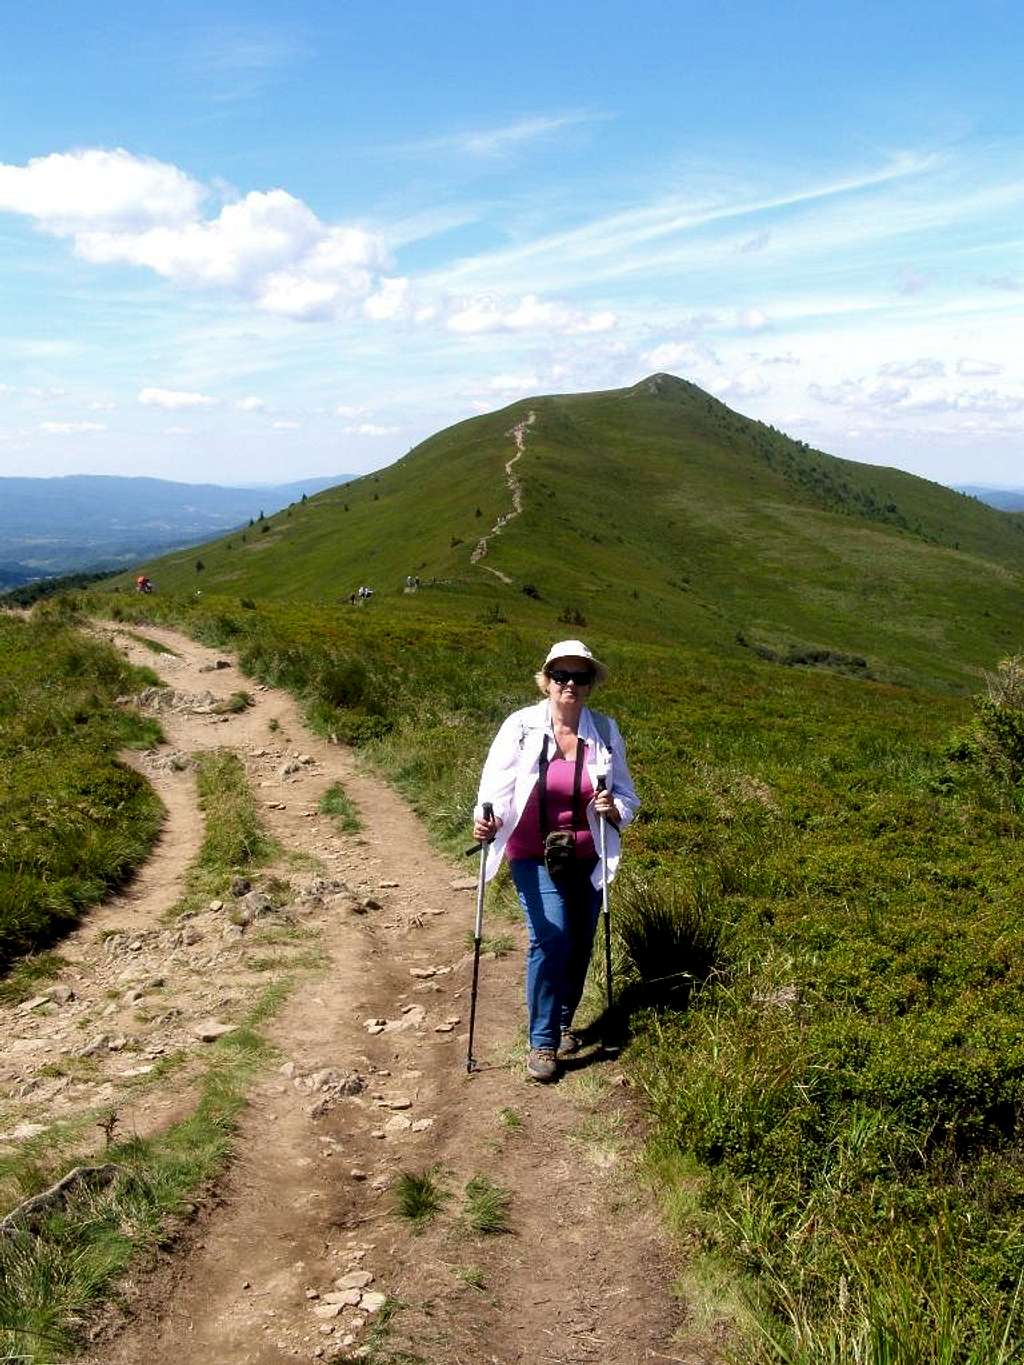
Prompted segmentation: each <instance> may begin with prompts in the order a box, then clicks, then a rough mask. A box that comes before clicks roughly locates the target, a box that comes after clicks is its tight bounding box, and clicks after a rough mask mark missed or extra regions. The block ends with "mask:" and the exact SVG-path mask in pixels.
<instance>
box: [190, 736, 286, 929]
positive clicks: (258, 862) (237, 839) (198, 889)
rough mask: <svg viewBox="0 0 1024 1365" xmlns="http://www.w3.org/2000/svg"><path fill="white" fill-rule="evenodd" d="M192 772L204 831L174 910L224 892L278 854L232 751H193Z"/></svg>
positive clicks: (242, 770) (236, 757) (200, 903)
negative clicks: (239, 878) (233, 882)
mask: <svg viewBox="0 0 1024 1365" xmlns="http://www.w3.org/2000/svg"><path fill="white" fill-rule="evenodd" d="M196 774H197V783H198V790H199V805H200V808H201V809H202V812H203V818H204V820H205V823H206V829H205V833H204V835H203V842H202V846H201V848H200V850H199V853H198V855H197V856H196V859H195V861H194V862H193V863H192V865H191V866H190V867H189V869H188V872H187V873H186V876H185V894H184V896H183V897H182V898H181V900H180V901H179V902H178V903H177V905H176V906H175V907H174V913H176V914H182V913H183V912H184V911H186V910H194V909H195V908H196V907H197V906H199V905H202V904H203V902H204V901H207V900H210V899H211V898H212V897H214V896H217V895H218V894H220V893H221V892H223V891H224V890H225V889H226V887H227V885H228V883H229V882H230V880H231V878H232V877H234V876H238V875H240V874H242V873H245V872H250V871H252V870H253V869H254V868H257V867H260V866H262V865H263V864H265V863H266V862H268V861H269V860H270V859H271V858H272V857H274V856H275V855H276V854H277V853H278V852H279V849H278V846H277V844H276V843H275V842H274V840H273V839H271V838H270V836H269V835H268V834H267V833H266V831H265V830H264V828H263V824H262V822H261V820H260V818H259V812H258V810H257V808H256V802H255V799H254V798H253V794H252V790H251V789H250V787H249V781H248V778H247V777H246V772H245V767H244V766H243V764H242V761H241V759H240V758H239V757H238V755H237V754H236V753H235V752H234V751H233V750H231V749H213V750H210V751H209V752H207V753H201V754H197V755H196Z"/></svg>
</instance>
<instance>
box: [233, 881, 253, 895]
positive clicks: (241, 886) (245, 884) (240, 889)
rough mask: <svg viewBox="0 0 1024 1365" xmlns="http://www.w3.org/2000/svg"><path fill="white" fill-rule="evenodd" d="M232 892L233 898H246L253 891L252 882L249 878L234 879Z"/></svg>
mask: <svg viewBox="0 0 1024 1365" xmlns="http://www.w3.org/2000/svg"><path fill="white" fill-rule="evenodd" d="M230 890H231V894H232V895H233V896H244V895H246V894H247V893H248V892H250V891H251V890H252V882H251V881H250V880H249V878H248V877H232V878H231V887H230Z"/></svg>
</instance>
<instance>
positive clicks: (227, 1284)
mask: <svg viewBox="0 0 1024 1365" xmlns="http://www.w3.org/2000/svg"><path fill="white" fill-rule="evenodd" d="M102 629H104V630H105V631H106V632H107V633H108V634H110V635H111V636H112V637H113V638H114V640H115V642H116V643H118V644H119V645H120V646H121V647H122V648H123V649H124V650H125V652H126V653H128V654H129V655H130V656H131V657H132V658H133V659H134V660H136V661H138V662H147V663H150V664H151V665H152V664H153V662H154V660H153V656H152V654H149V653H148V652H147V651H146V650H145V648H144V646H142V645H141V644H140V643H138V642H137V641H136V640H135V639H133V638H131V637H130V636H128V635H127V634H120V633H118V632H117V630H116V628H112V627H111V628H108V627H103V628H102ZM146 633H147V635H149V636H150V637H151V638H154V639H157V640H159V641H160V642H161V643H163V644H164V645H165V646H167V647H168V648H170V649H173V650H174V651H175V653H174V654H173V655H162V656H161V657H160V658H159V659H158V660H157V661H156V666H157V668H158V670H159V672H160V673H161V675H162V676H163V678H164V679H165V681H166V682H167V683H168V684H170V686H171V687H172V688H173V695H172V696H171V697H170V698H168V696H167V694H163V695H162V697H160V698H154V697H151V698H150V704H156V703H161V705H162V709H161V720H162V723H163V725H164V728H165V732H166V734H167V738H168V741H169V742H168V744H167V745H166V746H164V747H162V749H161V750H160V751H159V752H157V753H154V754H151V755H147V756H145V757H144V758H143V759H142V760H140V762H141V763H142V765H143V766H144V768H145V770H146V772H147V775H148V776H150V777H151V778H152V779H153V780H154V781H155V782H156V783H157V785H158V788H159V790H160V792H161V795H162V796H163V797H164V800H165V803H166V804H167V807H168V819H167V823H166V825H165V829H164V834H163V837H162V839H161V841H160V844H159V846H158V848H157V850H156V853H155V855H154V857H153V859H152V861H151V863H150V864H149V866H148V867H147V868H146V870H145V871H144V872H143V873H142V874H141V875H140V876H139V878H138V879H137V880H136V882H135V883H134V884H133V886H132V887H131V888H130V889H129V890H128V891H127V892H126V893H125V894H124V895H123V896H121V897H119V898H118V899H116V900H113V901H111V902H110V903H109V904H107V905H106V906H104V907H102V908H101V909H99V910H98V911H97V912H96V913H95V914H94V915H93V916H91V917H90V920H89V921H88V923H87V924H86V925H84V926H83V927H82V928H81V929H79V931H78V932H77V933H75V934H74V935H72V936H71V937H70V938H69V939H68V940H67V942H66V943H65V945H64V946H63V947H62V949H61V952H62V955H63V956H64V957H65V958H66V959H67V962H68V965H67V967H66V968H65V969H64V970H63V972H62V974H61V977H60V980H59V982H58V983H57V985H56V986H54V987H53V988H52V989H48V990H47V991H46V992H42V991H41V992H40V996H39V997H38V998H37V999H36V1000H35V1002H34V1003H32V1004H31V1006H30V1007H28V1008H26V1006H28V1005H29V1002H26V1004H25V1005H22V1006H20V1007H18V1008H16V1009H8V1010H4V1011H3V1013H4V1014H5V1015H6V1016H7V1017H6V1018H4V1019H3V1021H2V1022H3V1024H4V1025H5V1036H6V1038H7V1040H8V1041H7V1044H6V1045H5V1047H4V1049H3V1053H2V1057H0V1091H2V1092H3V1093H5V1094H6V1095H7V1103H5V1105H4V1115H5V1120H4V1123H5V1127H6V1128H7V1132H5V1133H4V1134H3V1136H2V1137H0V1141H7V1142H8V1143H15V1142H18V1141H21V1140H24V1135H25V1134H26V1133H28V1134H29V1136H31V1133H32V1132H37V1133H38V1132H39V1131H40V1129H41V1128H42V1127H44V1126H45V1125H46V1124H48V1123H51V1122H52V1121H53V1120H54V1118H66V1119H75V1118H76V1117H77V1118H78V1119H79V1120H81V1119H83V1118H84V1117H86V1116H88V1115H94V1114H95V1113H96V1111H97V1107H98V1106H100V1105H107V1106H109V1107H110V1109H112V1110H114V1111H116V1112H117V1114H118V1121H119V1124H120V1125H121V1130H122V1131H123V1130H125V1129H131V1128H135V1129H137V1130H139V1131H147V1130H152V1129H154V1128H155V1127H158V1126H160V1125H162V1124H164V1123H166V1122H168V1121H169V1120H170V1119H171V1118H173V1117H175V1116H177V1115H179V1114H181V1113H184V1112H188V1108H189V1106H190V1103H191V1102H192V1100H193V1095H192V1091H191V1084H192V1078H193V1077H194V1076H195V1074H196V1072H197V1069H198V1067H199V1066H200V1065H201V1064H202V1060H203V1049H204V1048H205V1047H206V1046H207V1043H206V1042H205V1041H204V1039H207V1038H209V1037H210V1036H212V1035H214V1034H216V1032H218V1031H219V1030H223V1029H224V1028H230V1027H232V1026H233V1024H234V1023H235V1022H236V1021H238V1020H239V1019H240V1018H241V1017H243V1016H244V1014H245V1012H246V1010H247V1009H248V1008H249V1007H250V1005H251V1003H252V1001H253V1000H254V999H255V998H256V997H257V996H258V995H259V994H260V992H261V991H263V990H264V988H265V986H266V984H267V983H268V981H270V980H273V979H275V978H276V977H280V976H282V975H290V976H292V977H293V978H295V977H297V979H298V982H299V984H298V986H297V987H296V989H295V990H294V991H293V993H292V994H291V996H290V997H289V998H288V1000H287V1001H286V1003H285V1004H284V1005H283V1006H281V1007H280V1008H279V1010H278V1011H277V1013H276V1014H275V1015H274V1017H273V1018H272V1019H271V1020H270V1021H269V1022H268V1023H267V1024H265V1025H263V1026H262V1031H263V1032H264V1033H265V1035H266V1036H267V1037H268V1038H269V1039H270V1040H271V1041H272V1042H273V1044H274V1045H275V1046H276V1048H277V1049H278V1051H279V1055H280V1061H279V1063H278V1064H276V1065H275V1066H274V1067H273V1068H272V1070H271V1072H270V1073H269V1074H266V1075H265V1076H264V1077H263V1079H262V1080H261V1081H260V1082H259V1083H258V1084H257V1085H256V1086H255V1087H254V1090H253V1092H252V1094H251V1102H250V1105H249V1107H248V1110H247V1111H246V1113H245V1115H244V1117H243V1120H242V1125H241V1132H240V1135H239V1141H238V1144H237V1154H236V1157H235V1159H234V1161H233V1163H232V1165H231V1167H230V1169H229V1170H228V1172H227V1173H226V1175H225V1177H224V1179H223V1181H222V1183H221V1186H220V1188H219V1189H218V1191H217V1192H216V1196H215V1197H211V1198H210V1199H209V1200H208V1201H207V1202H206V1204H205V1205H204V1207H203V1208H201V1209H200V1210H199V1211H198V1213H197V1216H196V1219H195V1221H194V1222H193V1223H192V1225H191V1226H190V1228H189V1230H187V1231H186V1233H185V1234H184V1236H183V1237H182V1239H181V1241H180V1243H179V1245H178V1246H177V1248H176V1250H175V1251H174V1252H173V1253H172V1254H167V1255H166V1256H165V1258H164V1259H163V1260H162V1261H161V1262H160V1263H159V1265H158V1266H157V1267H156V1268H155V1269H153V1268H150V1269H148V1270H147V1271H146V1273H145V1275H144V1276H142V1277H140V1278H139V1279H138V1280H137V1281H135V1282H132V1283H129V1284H128V1285H127V1286H126V1287H125V1295H124V1305H125V1306H124V1308H123V1309H122V1310H120V1311H119V1312H118V1313H117V1314H116V1315H112V1316H111V1320H110V1321H109V1323H108V1324H107V1326H106V1329H105V1331H104V1334H103V1336H102V1338H101V1340H100V1341H99V1343H98V1344H97V1346H96V1348H95V1351H94V1353H93V1354H92V1355H91V1356H90V1357H89V1358H88V1362H89V1365H101V1362H102V1365H137V1362H140V1361H146V1362H147V1365H172V1363H173V1365H180V1362H181V1361H183V1360H185V1361H188V1362H189V1363H190V1365H243V1362H244V1363H245V1365H250V1363H251V1365H270V1363H271V1362H284V1361H292V1360H296V1359H298V1360H348V1359H369V1360H370V1361H377V1362H378V1365H384V1362H388V1361H395V1362H397V1361H400V1360H401V1361H428V1362H431V1365H449V1363H450V1365H511V1363H512V1362H529V1365H535V1363H536V1365H539V1363H540V1362H544V1363H545V1365H546V1363H547V1362H552V1365H569V1362H583V1361H593V1362H603V1363H605V1365H608V1363H611V1362H615V1363H616V1365H633V1362H641V1361H665V1360H686V1361H691V1362H706V1361H711V1360H712V1359H714V1355H713V1353H712V1352H711V1351H710V1350H709V1349H708V1347H707V1345H706V1344H705V1343H703V1342H700V1341H698V1340H696V1339H694V1340H693V1341H692V1342H690V1343H689V1345H684V1344H681V1342H683V1341H685V1333H684V1332H683V1333H681V1332H680V1320H681V1317H682V1310H681V1308H680V1305H679V1303H678V1302H677V1301H676V1300H674V1299H673V1298H672V1296H671V1295H670V1292H669V1285H670V1283H671V1280H672V1265H671V1261H670V1257H669V1253H668V1248H667V1247H666V1245H665V1242H664V1240H663V1237H662V1235H661V1234H660V1232H659V1230H658V1227H657V1223H656V1220H655V1218H654V1215H653V1212H652V1209H651V1207H650V1205H649V1201H648V1199H647V1197H646V1196H645V1194H644V1193H643V1191H642V1188H641V1186H640V1184H639V1182H638V1181H637V1179H636V1178H635V1173H634V1171H633V1167H632V1161H631V1152H632V1151H633V1150H635V1134H633V1133H631V1125H632V1124H633V1122H634V1119H633V1117H632V1109H631V1105H630V1102H629V1094H628V1089H627V1087H626V1086H625V1084H624V1077H623V1076H622V1074H621V1072H620V1071H619V1069H618V1068H617V1067H616V1066H615V1064H614V1063H609V1062H608V1061H606V1060H604V1059H602V1058H600V1057H595V1058H583V1059H582V1061H581V1062H580V1064H579V1066H578V1067H577V1069H576V1070H575V1071H574V1072H572V1073H570V1074H569V1075H567V1076H566V1077H565V1079H564V1080H563V1081H562V1082H561V1083H560V1084H559V1085H557V1086H553V1087H547V1088H542V1087H538V1086H535V1085H532V1084H531V1083H529V1082H528V1081H527V1080H526V1079H525V1077H524V1075H523V1072H522V1056H523V1048H524V1044H523V1041H522V1028H521V1018H522V1007H521V1003H520V996H521V933H520V930H519V928H518V926H511V933H512V935H513V938H514V941H515V945H516V946H515V948H514V950H513V951H512V952H511V953H510V954H509V955H507V956H501V957H493V956H488V957H485V960H484V962H483V966H482V985H481V1000H480V1009H479V1014H478V1022H477V1030H478V1031H477V1044H476V1048H475V1051H476V1053H477V1056H478V1057H479V1058H481V1059H482V1060H483V1063H484V1066H483V1069H482V1070H481V1071H479V1072H477V1073H475V1074H474V1075H473V1076H472V1077H467V1075H466V1072H465V1065H464V1058H465V1048H466V1033H465V1024H466V1019H467V1017H468V1005H469V1001H468V989H469V977H470V957H469V954H468V953H467V942H466V940H467V931H469V930H470V929H471V925H472V917H473V900H474V897H473V891H472V889H471V884H472V873H473V870H474V867H473V864H472V863H470V862H467V864H466V866H465V867H464V868H461V869H454V870H453V868H452V866H451V865H450V864H448V863H446V862H445V861H443V860H442V859H440V858H439V857H438V855H437V854H435V853H434V852H433V850H432V849H431V848H430V846H429V845H428V843H427V840H426V837H425V834H424V832H423V830H422V828H421V827H420V825H419V823H418V821H417V820H416V818H415V816H414V815H413V814H412V813H411V811H410V810H409V808H408V807H407V806H406V804H405V803H404V802H403V801H402V799H401V798H400V797H399V796H397V795H396V794H395V793H394V792H393V791H392V790H391V789H390V788H389V787H387V786H386V785H385V784H384V783H382V782H381V781H380V779H379V778H377V777H375V776H374V775H372V774H370V773H369V772H367V771H365V770H363V769H362V768H361V767H360V766H359V764H358V761H357V759H356V758H355V756H354V755H353V754H352V753H350V752H349V751H347V750H344V749H342V748H339V747H337V746H334V745H331V744H328V743H325V742H323V741H321V740H319V739H317V738H316V737H314V736H311V735H310V734H308V733H307V732H305V731H304V730H303V727H302V724H301V720H300V717H299V715H298V712H297V708H296V707H295V705H294V703H293V702H292V701H291V699H290V698H289V697H287V696H286V695H285V694H283V693H278V692H274V691H272V690H268V689H260V690H258V691H255V693H254V695H255V698H256V704H255V706H253V707H252V708H250V709H248V710H246V711H244V712H242V713H241V714H239V715H236V716H231V717H229V718H227V719H224V718H222V717H220V716H218V715H216V714H215V713H214V712H213V711H212V709H211V702H215V701H216V700H217V699H218V698H223V697H226V696H228V695H230V693H231V692H233V691H235V690H236V689H237V688H238V687H239V686H240V685H242V684H241V683H240V680H239V678H238V675H237V674H236V672H235V670H234V668H233V667H221V668H217V667H216V664H217V659H218V656H217V655H216V654H215V653H214V652H213V651H210V650H208V649H205V648H203V647H202V646H200V645H197V644H195V643H194V642H192V641H190V640H188V639H186V638H185V637H183V636H180V635H177V634H176V633H174V632H170V631H167V630H163V629H158V628H155V627H147V628H146ZM221 662H222V663H223V662H226V661H225V660H222V661H221ZM249 686H251V685H249ZM224 745H227V746H230V747H232V748H234V749H235V750H236V751H237V752H238V754H239V755H240V756H241V757H242V759H243V760H244V762H245V765H246V768H247V771H248V774H249V778H250V781H251V784H252V786H253V789H254V790H255V792H256V793H257V795H258V798H259V802H260V805H261V809H262V813H263V816H264V819H265V821H266V824H267V826H268V828H269V830H270V832H271V833H272V834H273V835H274V836H275V837H276V839H277V840H278V841H279V842H280V844H281V846H282V848H283V849H284V850H285V854H284V856H283V857H282V859H281V860H280V862H279V863H278V864H277V865H276V866H275V867H273V868H271V869H268V873H267V878H269V877H270V876H271V875H273V876H274V877H275V878H276V881H275V882H274V883H272V884H271V883H270V882H269V881H267V878H264V879H263V881H262V882H261V881H260V880H258V879H254V881H255V885H254V886H253V887H252V889H250V890H248V891H246V890H245V888H244V887H238V888H236V890H237V891H238V892H239V893H240V894H239V895H237V896H233V897H228V898H227V901H226V903H224V904H222V903H220V902H217V901H215V902H212V903H211V904H210V905H209V906H208V907H206V908H205V909H203V910H202V911H201V912H200V913H199V914H196V915H194V916H191V917H189V918H188V919H186V920H184V921H182V920H178V921H174V922H172V923H167V922H166V921H165V920H162V919H161V916H162V915H163V913H164V912H165V911H166V910H167V909H168V907H169V906H170V905H171V904H173V902H174V901H175V899H176V898H177V896H178V894H179V892H180V879H181V875H182V872H183V870H184V867H185V865H186V864H187V862H188V860H189V858H190V856H191V855H192V853H193V852H194V851H195V849H196V847H197V846H198V842H199V838H200V828H199V818H198V816H197V813H196V809H195V795H194V780H193V774H192V771H191V768H190V766H189V758H188V756H189V755H191V754H193V753H195V752H196V751H197V750H199V749H202V748H205V747H213V746H224ZM335 782H341V783H342V784H343V786H344V788H345V791H346V792H347V793H348V795H349V796H350V798H351V799H352V800H353V802H354V803H355V805H356V806H357V807H358V809H359V812H360V815H361V818H362V821H363V825H364V829H363V832H362V833H361V834H359V835H339V834H338V833H337V832H336V830H335V828H334V826H333V824H332V822H331V821H330V820H329V819H328V818H327V817H325V816H321V815H320V814H319V813H318V811H317V805H318V801H319V798H320V796H321V795H322V794H323V792H324V791H325V790H326V789H327V788H328V787H329V786H330V785H331V784H332V783H335ZM297 857H298V859H299V861H296V860H297ZM467 874H468V875H467ZM467 883H469V885H467ZM282 887H285V888H286V889H287V895H286V896H285V897H284V900H285V902H286V903H284V904H281V902H282V892H281V888H282ZM270 892H273V894H272V895H271V894H270ZM275 906H276V907H277V908H275ZM487 932H488V933H489V934H492V935H493V934H498V933H508V932H510V926H509V923H508V922H507V921H490V922H489V923H488V926H487ZM26 1125H27V1127H26ZM19 1131H20V1132H21V1134H22V1136H21V1137H19V1136H17V1134H18V1133H19ZM88 1131H89V1130H88V1128H86V1129H83V1132H88ZM92 1138H93V1140H94V1139H95V1133H94V1132H93V1134H92ZM81 1141H82V1142H85V1141H86V1139H85V1137H83V1138H82V1139H81ZM428 1170H430V1171H433V1172H434V1178H435V1180H436V1181H437V1183H438V1184H439V1186H440V1187H441V1188H442V1190H443V1191H444V1192H445V1193H446V1195H447V1198H446V1201H445V1203H444V1205H443V1207H442V1210H441V1213H440V1214H439V1216H438V1217H437V1218H436V1219H435V1220H434V1221H433V1222H432V1223H431V1224H430V1225H429V1226H428V1227H427V1228H426V1229H425V1230H424V1231H422V1232H421V1233H419V1234H418V1235H417V1233H416V1231H415V1230H414V1229H412V1228H411V1227H410V1226H409V1224H408V1222H407V1221H406V1220H404V1219H403V1218H401V1217H399V1216H398V1214H397V1213H396V1212H395V1207H394V1183H395V1180H396V1178H397V1177H398V1176H399V1174H400V1173H401V1172H402V1171H413V1172H418V1173H419V1172H425V1171H428ZM481 1176H482V1177H485V1178H486V1179H488V1180H490V1181H492V1182H493V1183H494V1184H496V1185H500V1186H501V1187H502V1188H503V1189H504V1190H505V1191H507V1193H508V1196H509V1204H508V1226H509V1230H508V1231H507V1232H505V1233H501V1234H498V1235H484V1234H482V1233H481V1232H479V1231H475V1230H474V1229H473V1228H472V1227H471V1226H470V1225H469V1224H468V1223H467V1221H466V1218H465V1216H464V1212H463V1202H464V1190H465V1186H466V1183H467V1182H468V1181H469V1180H471V1179H472V1178H474V1177H481Z"/></svg>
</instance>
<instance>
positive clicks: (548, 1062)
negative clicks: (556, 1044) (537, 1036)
mask: <svg viewBox="0 0 1024 1365" xmlns="http://www.w3.org/2000/svg"><path fill="white" fill-rule="evenodd" d="M526 1074H527V1075H528V1076H532V1077H533V1079H534V1080H535V1081H544V1082H547V1081H553V1080H554V1079H555V1077H556V1076H557V1075H558V1060H557V1058H556V1057H555V1049H554V1048H553V1047H531V1048H530V1055H529V1057H527V1059H526Z"/></svg>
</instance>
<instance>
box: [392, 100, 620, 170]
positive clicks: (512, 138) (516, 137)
mask: <svg viewBox="0 0 1024 1365" xmlns="http://www.w3.org/2000/svg"><path fill="white" fill-rule="evenodd" d="M608 117H609V115H607V114H601V113H596V112H593V111H589V110H576V111H575V112H570V113H566V114H552V115H535V116H533V117H531V118H522V119H517V120H516V121H515V122H514V123H505V124H501V125H498V126H496V127H490V128H467V129H461V130H459V131H457V132H453V133H443V134H441V135H440V136H438V137H428V138H419V139H416V140H415V141H413V142H403V143H400V144H398V145H397V146H395V147H391V148H389V149H388V150H389V151H396V152H406V153H416V154H418V153H432V154H433V153H438V152H456V153H461V154H462V155H464V156H470V157H479V158H481V159H485V158H497V157H502V156H508V155H509V154H510V153H512V152H514V151H517V150H519V148H521V147H525V146H526V145H527V144H528V143H531V142H539V141H542V140H544V139H546V138H551V137H554V136H555V134H557V133H561V132H564V131H565V129H567V128H574V127H578V126H580V125H581V124H585V123H595V122H601V121H603V120H605V119H607V118H608Z"/></svg>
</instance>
